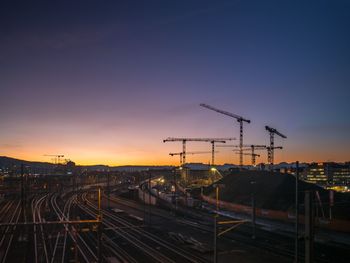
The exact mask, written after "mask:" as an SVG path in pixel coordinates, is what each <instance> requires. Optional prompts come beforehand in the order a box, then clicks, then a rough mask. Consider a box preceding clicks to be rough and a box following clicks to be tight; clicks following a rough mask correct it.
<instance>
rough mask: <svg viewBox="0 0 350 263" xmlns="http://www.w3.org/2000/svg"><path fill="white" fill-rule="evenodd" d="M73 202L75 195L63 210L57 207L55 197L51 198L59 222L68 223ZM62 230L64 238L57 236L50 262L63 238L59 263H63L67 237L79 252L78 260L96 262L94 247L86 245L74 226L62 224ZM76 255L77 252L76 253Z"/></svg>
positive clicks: (52, 260)
mask: <svg viewBox="0 0 350 263" xmlns="http://www.w3.org/2000/svg"><path fill="white" fill-rule="evenodd" d="M74 200H75V195H73V196H71V197H70V198H69V199H68V201H67V202H66V203H65V205H64V208H63V210H61V208H60V207H59V205H58V204H57V196H54V197H52V198H51V206H52V208H53V210H54V213H55V214H56V216H57V218H58V219H59V221H62V222H64V221H68V220H69V219H70V210H71V207H72V204H73V202H74ZM63 228H64V233H65V234H64V236H61V234H60V233H58V234H57V236H56V240H55V245H54V250H53V251H54V252H53V253H52V257H51V260H50V263H51V262H54V260H55V257H56V255H57V254H58V253H57V250H58V244H59V241H60V238H61V237H62V238H63V250H62V254H61V256H62V257H61V262H62V263H63V262H65V260H66V259H65V255H66V247H67V238H68V235H69V237H70V239H71V240H72V242H73V244H75V248H76V249H77V250H78V251H79V258H81V259H82V260H83V261H84V262H88V263H90V262H97V260H98V258H97V255H96V252H95V251H94V247H95V246H94V245H90V244H88V242H87V241H86V240H85V239H84V238H83V237H82V235H81V234H80V233H79V231H78V229H77V228H76V227H75V226H72V225H70V226H69V225H68V224H63ZM76 253H77V252H76Z"/></svg>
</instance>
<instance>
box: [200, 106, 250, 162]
mask: <svg viewBox="0 0 350 263" xmlns="http://www.w3.org/2000/svg"><path fill="white" fill-rule="evenodd" d="M200 106H202V107H204V108H207V109H209V110H212V111H216V112H218V113H221V114H223V115H226V116H229V117H231V118H235V119H236V120H237V121H238V122H239V150H240V152H239V165H240V166H243V122H246V123H250V120H248V119H245V118H243V117H242V116H239V115H237V114H233V113H231V112H228V111H224V110H220V109H217V108H215V107H213V106H210V105H208V104H204V103H201V104H200Z"/></svg>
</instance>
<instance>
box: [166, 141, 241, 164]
mask: <svg viewBox="0 0 350 263" xmlns="http://www.w3.org/2000/svg"><path fill="white" fill-rule="evenodd" d="M233 140H236V138H172V137H168V138H167V139H165V140H163V142H182V165H184V164H185V163H186V142H210V143H211V144H212V151H211V154H212V157H211V158H212V164H214V155H215V143H217V142H219V143H226V141H233Z"/></svg>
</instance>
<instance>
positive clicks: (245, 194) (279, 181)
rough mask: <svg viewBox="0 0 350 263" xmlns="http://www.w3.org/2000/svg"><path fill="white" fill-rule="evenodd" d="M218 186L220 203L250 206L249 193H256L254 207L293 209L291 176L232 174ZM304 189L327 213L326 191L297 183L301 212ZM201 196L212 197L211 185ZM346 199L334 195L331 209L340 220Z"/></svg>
mask: <svg viewBox="0 0 350 263" xmlns="http://www.w3.org/2000/svg"><path fill="white" fill-rule="evenodd" d="M217 183H219V184H223V185H224V188H222V189H220V200H223V201H227V202H232V203H238V204H243V205H248V206H250V205H251V196H252V193H253V192H255V198H256V205H257V207H259V208H263V209H272V210H282V211H287V210H291V209H294V206H295V177H294V176H293V175H290V174H282V173H272V172H267V171H234V172H232V173H231V174H229V175H227V176H225V177H224V178H222V179H221V180H220V181H218V182H217ZM307 190H313V191H317V192H318V194H319V196H320V198H321V203H322V207H323V209H324V210H325V211H327V209H328V205H329V192H328V191H327V190H324V189H323V188H321V187H319V186H317V185H315V184H310V183H306V182H303V181H299V191H300V193H299V200H300V206H301V209H303V204H304V192H305V191H307ZM203 193H204V194H205V195H209V196H211V197H213V198H214V197H215V190H214V188H213V186H212V185H211V186H208V187H206V188H205V189H204V191H203ZM349 197H350V195H349V194H341V193H336V194H335V201H336V202H338V203H335V207H334V210H336V211H337V214H338V215H339V216H340V215H341V217H344V216H345V215H346V214H348V216H349V213H348V212H349V211H350V198H349ZM318 203H319V202H318ZM337 204H338V206H337ZM346 211H347V212H346ZM348 216H347V217H348Z"/></svg>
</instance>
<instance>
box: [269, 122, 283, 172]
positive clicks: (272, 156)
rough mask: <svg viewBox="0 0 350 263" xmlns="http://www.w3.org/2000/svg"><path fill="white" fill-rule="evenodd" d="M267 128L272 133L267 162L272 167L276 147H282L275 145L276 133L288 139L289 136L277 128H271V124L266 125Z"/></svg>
mask: <svg viewBox="0 0 350 263" xmlns="http://www.w3.org/2000/svg"><path fill="white" fill-rule="evenodd" d="M265 129H266V130H267V131H268V132H269V135H270V146H269V147H268V151H267V162H268V163H269V164H270V166H271V167H272V165H273V163H274V149H280V148H279V147H278V148H277V147H275V142H274V137H275V134H276V135H278V136H280V137H281V138H283V139H286V138H287V136H285V135H284V134H282V133H280V132H279V131H277V130H276V129H274V128H271V127H269V126H265Z"/></svg>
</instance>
